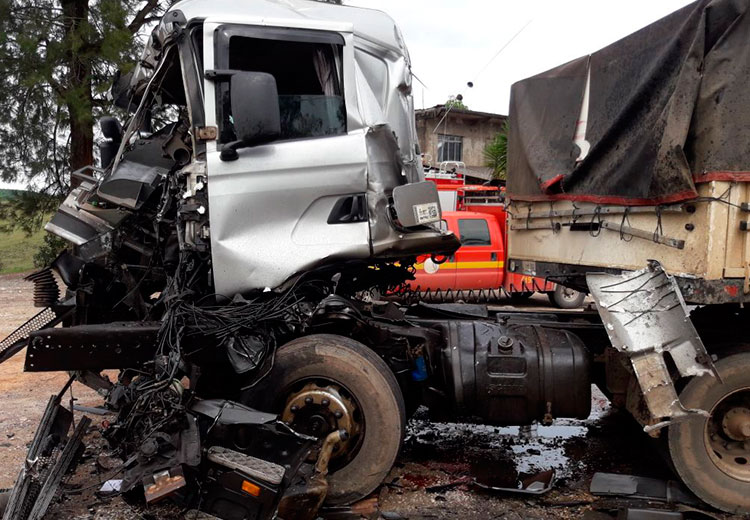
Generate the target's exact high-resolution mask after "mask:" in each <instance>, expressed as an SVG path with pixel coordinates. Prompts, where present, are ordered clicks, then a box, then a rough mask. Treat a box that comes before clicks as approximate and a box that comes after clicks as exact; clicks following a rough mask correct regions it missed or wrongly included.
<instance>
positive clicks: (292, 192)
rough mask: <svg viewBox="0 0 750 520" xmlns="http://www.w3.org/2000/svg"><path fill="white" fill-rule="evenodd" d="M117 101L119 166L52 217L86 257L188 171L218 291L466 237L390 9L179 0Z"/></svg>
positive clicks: (260, 285) (448, 245)
mask: <svg viewBox="0 0 750 520" xmlns="http://www.w3.org/2000/svg"><path fill="white" fill-rule="evenodd" d="M344 20H346V21H344ZM260 78H262V79H263V81H264V82H265V83H264V85H265V86H263V87H262V88H261V85H260V83H259V79H260ZM124 80H125V78H123V80H122V81H120V83H121V84H122V83H123V82H124ZM114 97H115V99H116V100H118V102H119V104H120V105H121V106H126V107H129V108H130V109H132V110H134V112H133V115H132V117H131V119H130V123H129V125H128V126H127V128H126V129H125V131H124V135H123V136H122V138H121V143H120V145H119V149H118V152H117V154H116V155H115V157H114V160H113V161H112V165H111V168H109V169H108V170H105V171H104V172H103V174H102V175H101V178H99V179H94V178H88V179H87V182H85V183H83V184H81V185H79V187H78V188H77V189H78V192H76V193H75V194H71V196H69V197H68V199H67V200H66V201H65V203H64V204H63V205H62V206H61V209H60V211H59V212H58V214H57V215H55V217H54V218H53V220H52V222H51V223H50V224H49V225H48V226H47V230H48V231H50V232H52V233H55V234H57V235H59V236H62V237H63V238H66V239H68V240H71V241H72V242H73V243H74V244H75V245H76V246H79V248H81V249H86V250H88V249H95V252H93V253H86V252H84V253H83V255H84V258H83V260H84V261H90V260H93V259H95V258H97V257H101V256H104V255H105V254H107V251H104V250H102V245H101V244H102V243H105V246H109V244H110V243H112V242H113V241H114V242H117V238H116V236H117V235H118V234H121V233H119V230H117V228H118V227H119V223H120V221H121V220H122V219H123V218H124V216H126V215H130V214H132V213H143V212H144V206H148V205H149V204H151V205H154V206H156V204H157V202H158V200H156V199H158V197H160V196H161V197H162V198H164V197H166V195H165V193H167V191H168V190H169V189H175V187H174V185H175V183H174V182H173V181H172V180H171V179H173V178H178V177H179V178H184V179H185V180H184V183H183V184H182V185H181V186H179V187H178V188H177V189H179V190H181V193H180V197H181V200H182V201H183V202H184V203H183V204H182V206H181V207H180V209H179V210H178V213H179V214H180V216H181V217H182V219H183V220H184V222H185V226H184V229H178V231H177V233H178V237H177V240H178V241H179V242H180V243H187V244H190V245H192V246H195V247H197V248H199V249H202V250H204V251H209V250H210V257H211V266H212V273H211V275H212V278H213V280H212V282H213V288H214V291H215V292H216V293H218V294H224V295H227V296H231V295H233V294H236V293H245V292H247V291H252V290H257V289H265V288H275V287H278V286H280V285H281V284H283V283H284V282H285V281H287V280H289V279H290V278H291V277H293V276H295V275H298V274H300V273H304V272H306V271H309V270H310V269H314V268H317V267H320V266H323V265H326V264H331V263H334V262H337V261H352V260H358V261H364V262H371V261H395V260H400V259H408V258H412V257H414V256H415V255H416V254H419V253H425V252H434V253H440V252H446V253H447V252H451V251H453V250H455V249H456V248H457V246H458V241H457V240H456V239H455V237H454V236H453V235H452V234H450V233H446V232H445V231H440V230H439V228H438V227H437V225H436V223H438V222H439V221H440V205H439V201H438V197H437V192H436V191H435V189H434V186H432V185H431V184H430V183H425V182H424V179H423V174H422V171H421V168H420V156H419V154H418V149H417V148H418V145H417V140H416V134H415V126H414V115H413V101H412V97H411V72H410V63H409V56H408V53H407V51H406V49H405V47H404V44H403V40H402V38H401V36H400V33H399V31H398V29H397V28H396V26H395V24H394V23H393V21H392V20H391V19H390V18H389V17H388V16H387V15H385V14H384V13H380V12H378V11H373V10H365V9H355V8H348V7H341V6H330V5H325V4H319V3H315V2H308V1H298V2H287V3H283V4H281V3H278V2H274V1H264V2H258V3H256V4H254V5H253V9H252V10H250V11H249V14H247V15H244V14H240V13H238V11H237V8H236V4H232V3H230V2H200V1H195V2H191V1H188V2H181V3H178V4H176V5H175V6H174V7H173V8H172V9H171V10H170V11H168V12H167V13H166V14H165V16H164V18H163V21H162V22H161V23H160V25H159V27H157V29H156V30H155V31H154V33H153V35H152V37H151V38H150V40H149V43H148V45H147V48H146V50H145V51H144V56H143V60H142V62H141V63H140V64H139V66H138V67H137V68H136V69H135V71H134V72H133V74H131V75H130V77H129V83H128V86H127V88H126V89H125V91H124V92H123V91H120V92H117V93H115V96H114ZM165 107H167V108H169V109H170V110H166V109H165ZM157 112H162V113H161V114H159V116H160V117H161V119H162V120H159V117H157V114H156V113H157ZM170 116H171V119H168V120H167V121H164V120H163V119H164V118H165V117H166V118H169V117H170ZM157 123H158V124H161V125H163V126H161V127H160V128H158V129H157V130H156V131H154V125H155V124H157ZM115 140H116V139H115ZM111 141H112V140H110V143H111ZM105 166H106V165H105ZM170 186H171V188H170ZM107 210H109V213H114V214H116V215H117V219H115V220H114V221H113V220H112V219H111V218H108V214H105V213H104V212H105V211H107ZM113 210H114V211H113ZM154 211H155V212H156V213H157V218H158V211H157V210H154ZM135 218H137V217H135ZM99 220H103V222H99ZM130 220H133V219H132V218H131V219H130ZM105 236H106V237H107V238H103V237H105ZM131 241H132V240H131ZM94 244H96V247H92V246H93V245H94ZM279 251H283V252H284V254H283V255H279V254H278V252H279Z"/></svg>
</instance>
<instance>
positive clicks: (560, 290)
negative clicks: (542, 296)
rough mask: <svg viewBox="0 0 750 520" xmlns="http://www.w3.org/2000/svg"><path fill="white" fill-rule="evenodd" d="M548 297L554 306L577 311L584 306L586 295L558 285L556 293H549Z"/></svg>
mask: <svg viewBox="0 0 750 520" xmlns="http://www.w3.org/2000/svg"><path fill="white" fill-rule="evenodd" d="M547 297H548V298H549V301H550V303H552V305H555V306H557V307H558V308H560V309H577V308H579V307H580V306H581V305H583V300H585V299H586V294H585V293H582V292H578V291H576V290H575V289H571V288H569V287H565V286H563V285H558V286H556V287H555V290H554V291H551V292H548V293H547Z"/></svg>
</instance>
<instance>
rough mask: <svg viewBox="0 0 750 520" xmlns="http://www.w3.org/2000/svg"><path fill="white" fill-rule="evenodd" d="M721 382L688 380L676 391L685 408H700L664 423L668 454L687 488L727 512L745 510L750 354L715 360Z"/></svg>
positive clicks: (749, 467)
mask: <svg viewBox="0 0 750 520" xmlns="http://www.w3.org/2000/svg"><path fill="white" fill-rule="evenodd" d="M715 366H716V369H717V370H718V372H719V374H720V376H721V381H719V380H718V379H716V378H714V377H711V376H701V377H696V378H694V379H692V380H691V381H690V382H689V383H688V384H687V385H686V386H685V388H684V389H683V390H682V392H681V393H680V401H681V402H682V404H683V406H685V407H686V408H694V409H702V410H706V411H708V412H709V413H710V417H704V416H701V415H697V414H696V415H694V416H693V417H690V418H688V419H686V420H684V421H681V422H677V423H675V424H673V425H671V426H669V437H668V440H669V443H668V444H669V453H670V456H671V459H672V464H673V465H674V467H675V470H676V471H677V474H678V475H679V476H680V478H681V479H682V480H683V482H685V484H686V485H687V486H688V487H689V488H690V490H691V491H693V493H695V494H696V495H697V496H698V497H700V498H701V499H702V500H704V501H705V502H707V503H708V504H711V505H712V506H714V507H716V508H718V509H721V510H723V511H727V512H730V513H745V514H747V513H750V378H748V372H749V371H750V353H749V352H745V353H741V354H734V355H731V356H727V357H725V358H723V359H720V360H719V361H718V362H716V363H715Z"/></svg>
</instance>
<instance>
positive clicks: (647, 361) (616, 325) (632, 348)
mask: <svg viewBox="0 0 750 520" xmlns="http://www.w3.org/2000/svg"><path fill="white" fill-rule="evenodd" d="M586 281H587V283H588V286H589V289H590V291H591V295H592V296H593V298H594V301H595V302H596V306H597V308H598V310H599V314H600V315H601V318H602V321H603V322H604V325H605V328H606V329H607V334H608V335H609V339H610V341H611V342H612V346H613V347H614V348H615V349H617V350H618V351H620V352H622V353H624V354H626V355H627V356H628V357H629V358H630V361H631V363H632V366H633V370H634V372H635V375H636V377H637V378H638V383H639V384H640V387H641V390H642V391H643V395H644V399H645V401H646V404H647V406H648V409H649V412H650V413H651V416H652V417H653V418H654V419H655V420H656V421H661V420H662V419H663V418H669V419H670V420H672V419H676V418H680V417H688V416H690V415H691V414H693V413H699V414H702V415H706V414H707V412H706V411H704V410H688V409H686V408H685V407H684V406H682V404H681V403H680V400H679V397H678V396H677V392H676V390H675V387H674V383H673V381H672V378H671V377H670V374H669V368H668V366H667V361H666V359H665V356H666V355H668V356H669V357H670V358H671V360H672V361H673V362H674V365H675V366H676V367H677V370H678V371H679V373H680V374H681V375H682V376H685V377H688V376H702V375H713V376H715V377H718V374H717V373H716V369H715V368H714V365H713V362H712V361H711V358H710V357H709V355H708V353H707V352H706V347H705V346H704V345H703V342H702V341H701V339H700V337H699V336H698V332H697V331H696V330H695V327H694V326H693V324H692V322H691V321H690V318H689V314H688V310H687V306H686V305H685V300H684V299H683V297H682V293H681V292H680V289H679V287H678V286H677V283H676V282H675V280H674V278H673V277H671V276H669V275H668V274H667V273H666V272H665V271H664V269H663V268H662V267H661V265H660V264H659V263H658V262H656V261H651V262H650V263H649V266H648V268H647V269H643V270H641V271H636V272H629V273H623V274H617V275H613V274H604V273H589V274H587V275H586ZM668 424H669V421H663V422H659V423H658V424H653V425H649V426H647V427H646V431H652V430H656V429H658V428H661V427H663V426H666V425H668Z"/></svg>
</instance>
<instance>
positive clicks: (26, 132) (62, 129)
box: [0, 0, 167, 195]
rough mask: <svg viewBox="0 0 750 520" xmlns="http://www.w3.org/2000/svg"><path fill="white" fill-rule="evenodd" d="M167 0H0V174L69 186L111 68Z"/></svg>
mask: <svg viewBox="0 0 750 520" xmlns="http://www.w3.org/2000/svg"><path fill="white" fill-rule="evenodd" d="M166 3H167V2H165V1H162V2H159V1H158V0H148V1H146V2H144V1H142V0H0V70H2V71H3V74H2V75H0V164H2V165H3V168H2V170H0V179H2V180H4V181H18V182H27V183H29V184H31V185H33V186H34V188H35V189H36V190H37V191H40V192H42V193H44V194H51V195H59V194H63V193H66V192H67V191H68V186H69V184H68V183H69V173H70V171H71V169H77V168H79V167H81V166H85V165H86V164H90V163H91V162H93V157H94V155H93V144H94V141H93V138H94V130H93V126H94V122H95V121H96V120H97V119H98V118H99V117H100V116H101V115H103V114H104V113H106V112H109V111H111V110H110V108H109V102H108V101H107V100H106V97H105V92H106V91H107V90H108V88H109V85H110V83H111V80H112V76H113V74H114V72H115V70H116V69H117V68H120V67H122V66H124V65H125V64H127V63H130V62H134V61H136V60H137V59H138V55H139V54H140V52H141V50H142V42H143V38H142V37H138V36H139V32H140V31H146V29H148V27H147V24H148V23H150V22H153V21H154V20H156V18H158V16H157V15H158V14H159V10H160V9H162V8H163V7H164V6H165V5H166ZM162 4H164V5H162Z"/></svg>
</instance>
